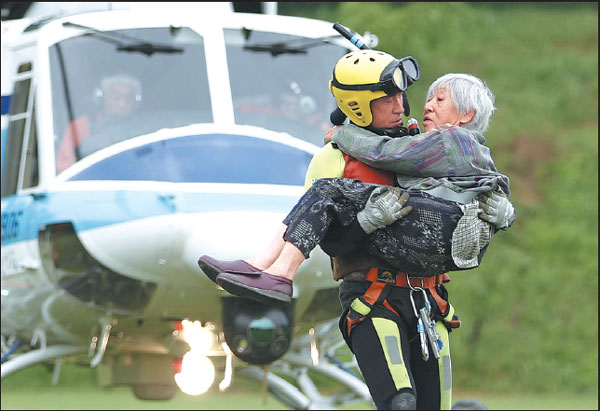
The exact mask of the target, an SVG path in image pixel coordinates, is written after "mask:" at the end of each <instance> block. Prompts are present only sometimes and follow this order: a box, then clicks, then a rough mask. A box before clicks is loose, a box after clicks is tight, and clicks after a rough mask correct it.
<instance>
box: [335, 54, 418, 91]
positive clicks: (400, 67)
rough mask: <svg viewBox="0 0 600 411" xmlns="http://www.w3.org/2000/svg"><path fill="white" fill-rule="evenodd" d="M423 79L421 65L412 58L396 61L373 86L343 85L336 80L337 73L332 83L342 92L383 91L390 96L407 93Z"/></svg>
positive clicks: (388, 66) (389, 65)
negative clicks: (410, 87)
mask: <svg viewBox="0 0 600 411" xmlns="http://www.w3.org/2000/svg"><path fill="white" fill-rule="evenodd" d="M419 77H421V72H420V70H419V63H418V62H417V60H416V59H415V58H414V57H412V56H408V57H403V58H401V59H400V60H396V59H394V60H393V61H392V62H391V63H390V64H388V65H387V67H386V68H385V69H384V70H383V72H382V73H381V76H380V77H379V82H377V83H371V84H342V83H340V82H339V81H337V79H336V78H335V71H334V73H333V78H332V80H331V83H332V85H333V86H335V87H337V88H340V89H342V90H371V91H383V92H384V93H385V94H387V95H388V96H391V95H394V94H397V93H399V92H402V91H406V89H407V87H408V86H410V85H411V84H412V83H413V82H415V81H417V80H418V79H419Z"/></svg>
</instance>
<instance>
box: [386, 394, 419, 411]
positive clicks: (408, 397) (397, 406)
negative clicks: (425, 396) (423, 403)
mask: <svg viewBox="0 0 600 411" xmlns="http://www.w3.org/2000/svg"><path fill="white" fill-rule="evenodd" d="M391 409H392V410H416V409H417V398H416V397H415V395H414V394H413V393H412V392H407V391H405V392H399V393H398V394H396V395H395V396H394V398H392V404H391Z"/></svg>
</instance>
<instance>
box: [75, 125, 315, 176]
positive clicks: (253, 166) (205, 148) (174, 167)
mask: <svg viewBox="0 0 600 411" xmlns="http://www.w3.org/2000/svg"><path fill="white" fill-rule="evenodd" d="M92 138H93V137H92ZM84 143H85V141H84ZM311 159H312V154H310V153H307V152H306V151H303V150H300V149H298V148H295V147H291V146H288V145H286V144H281V143H278V142H273V141H269V140H263V139H260V138H253V137H248V136H243V135H233V134H205V135H204V134H203V135H193V136H186V137H180V138H174V139H168V140H161V141H157V142H153V143H149V144H145V145H142V146H140V147H136V148H133V149H130V150H126V151H124V152H121V153H118V154H115V155H113V156H111V157H109V158H106V159H104V160H100V161H99V162H98V163H95V164H93V165H91V166H90V167H88V168H86V169H85V170H83V171H81V172H80V173H78V174H76V175H75V176H73V177H71V178H70V180H143V181H169V182H173V183H197V182H204V183H238V184H285V185H300V186H302V185H304V176H305V174H306V169H307V168H308V164H309V163H310V160H311Z"/></svg>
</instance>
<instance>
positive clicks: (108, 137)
mask: <svg viewBox="0 0 600 411" xmlns="http://www.w3.org/2000/svg"><path fill="white" fill-rule="evenodd" d="M119 39H123V40H119ZM50 67H51V70H50V71H51V87H52V103H53V110H54V143H55V150H56V171H57V173H60V172H61V171H63V170H64V169H66V168H67V167H69V166H70V165H71V164H73V163H74V162H76V161H77V160H79V159H81V158H83V157H86V156H88V155H90V154H92V153H94V152H96V151H98V150H100V149H103V148H105V147H107V146H110V145H112V144H115V143H117V142H120V141H123V140H127V139H130V138H134V137H137V136H140V135H144V134H148V133H151V132H154V131H157V130H159V129H162V128H174V127H181V126H187V125H190V124H195V123H206V122H212V120H213V117H212V108H211V103H210V95H209V90H208V77H207V74H206V58H205V53H204V40H203V38H202V37H201V36H200V35H199V34H197V33H196V32H194V31H193V30H191V29H189V28H186V27H165V28H145V29H131V30H117V31H110V32H102V31H98V30H93V29H90V30H89V31H87V32H84V34H82V35H80V36H76V37H72V38H69V39H66V40H64V41H61V42H59V43H57V44H55V45H54V46H52V47H51V48H50Z"/></svg>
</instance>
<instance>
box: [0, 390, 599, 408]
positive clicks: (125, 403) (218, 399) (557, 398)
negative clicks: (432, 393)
mask: <svg viewBox="0 0 600 411" xmlns="http://www.w3.org/2000/svg"><path fill="white" fill-rule="evenodd" d="M254 388H255V389H252V387H251V386H248V387H246V388H244V389H232V390H230V391H227V392H224V393H219V392H209V393H207V394H205V395H203V396H199V397H192V396H189V395H186V394H183V393H178V394H177V395H176V396H175V397H174V398H173V399H171V400H168V401H160V402H156V401H143V400H139V399H137V398H135V397H134V396H133V394H132V393H131V390H130V389H129V388H127V387H115V388H111V389H100V388H95V387H86V388H69V387H60V388H59V387H56V388H52V387H48V388H40V389H35V390H34V389H27V388H11V389H9V390H4V389H3V390H2V400H1V402H2V409H3V410H96V409H102V410H157V409H161V410H277V409H284V410H286V409H290V408H289V407H288V406H287V405H285V404H283V403H282V402H280V401H278V400H277V399H276V398H275V397H273V396H267V398H266V399H265V396H264V394H263V393H262V392H261V389H262V387H261V386H260V385H258V384H257V385H256V387H254ZM453 399H454V401H458V400H460V399H477V400H479V401H481V402H483V403H484V404H485V405H486V406H487V407H488V408H489V409H490V410H597V409H598V397H597V394H593V395H592V394H584V395H573V394H564V395H563V394H546V395H540V394H537V395H535V394H517V393H509V394H499V393H478V392H460V391H458V392H455V394H454V397H453ZM367 407H368V404H366V403H356V404H353V406H348V407H343V408H341V409H372V408H367Z"/></svg>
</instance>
